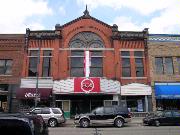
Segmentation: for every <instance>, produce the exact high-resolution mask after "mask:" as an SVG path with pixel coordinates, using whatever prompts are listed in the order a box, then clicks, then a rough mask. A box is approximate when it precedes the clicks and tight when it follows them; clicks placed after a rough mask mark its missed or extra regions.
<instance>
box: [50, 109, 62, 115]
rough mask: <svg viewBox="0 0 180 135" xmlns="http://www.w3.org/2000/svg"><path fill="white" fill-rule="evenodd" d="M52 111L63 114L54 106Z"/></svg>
mask: <svg viewBox="0 0 180 135" xmlns="http://www.w3.org/2000/svg"><path fill="white" fill-rule="evenodd" d="M52 111H53V113H54V114H61V112H60V111H59V110H58V109H55V108H52Z"/></svg>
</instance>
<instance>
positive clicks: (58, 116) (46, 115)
mask: <svg viewBox="0 0 180 135" xmlns="http://www.w3.org/2000/svg"><path fill="white" fill-rule="evenodd" d="M30 113H31V114H32V113H34V114H37V115H40V116H42V118H43V119H44V121H45V123H46V124H47V125H48V126H50V127H56V126H58V124H62V123H65V121H66V119H65V117H64V112H63V111H62V110H61V109H60V108H49V107H39V108H34V109H33V110H32V111H31V112H30Z"/></svg>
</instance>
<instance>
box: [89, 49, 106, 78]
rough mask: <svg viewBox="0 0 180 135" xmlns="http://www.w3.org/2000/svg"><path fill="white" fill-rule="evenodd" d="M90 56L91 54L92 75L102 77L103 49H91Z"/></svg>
mask: <svg viewBox="0 0 180 135" xmlns="http://www.w3.org/2000/svg"><path fill="white" fill-rule="evenodd" d="M90 56H91V60H90V61H91V66H90V76H91V77H102V76H103V74H102V71H103V59H102V51H91V52H90Z"/></svg>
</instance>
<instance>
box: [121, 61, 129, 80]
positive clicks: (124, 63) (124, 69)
mask: <svg viewBox="0 0 180 135" xmlns="http://www.w3.org/2000/svg"><path fill="white" fill-rule="evenodd" d="M122 76H123V77H130V76H131V65H130V58H122Z"/></svg>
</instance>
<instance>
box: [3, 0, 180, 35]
mask: <svg viewBox="0 0 180 135" xmlns="http://www.w3.org/2000/svg"><path fill="white" fill-rule="evenodd" d="M86 4H87V7H88V10H89V13H90V15H91V16H92V17H95V18H97V19H98V20H101V21H103V22H105V23H107V24H109V25H113V24H117V25H118V30H119V31H142V30H143V29H144V28H149V33H150V34H180V0H0V34H11V33H12V34H14V33H17V34H21V33H23V34H24V33H25V32H26V28H30V29H31V30H54V29H55V25H56V24H60V25H63V24H65V23H68V22H70V21H72V20H74V19H76V18H78V17H80V16H82V15H83V11H84V10H85V7H86Z"/></svg>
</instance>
